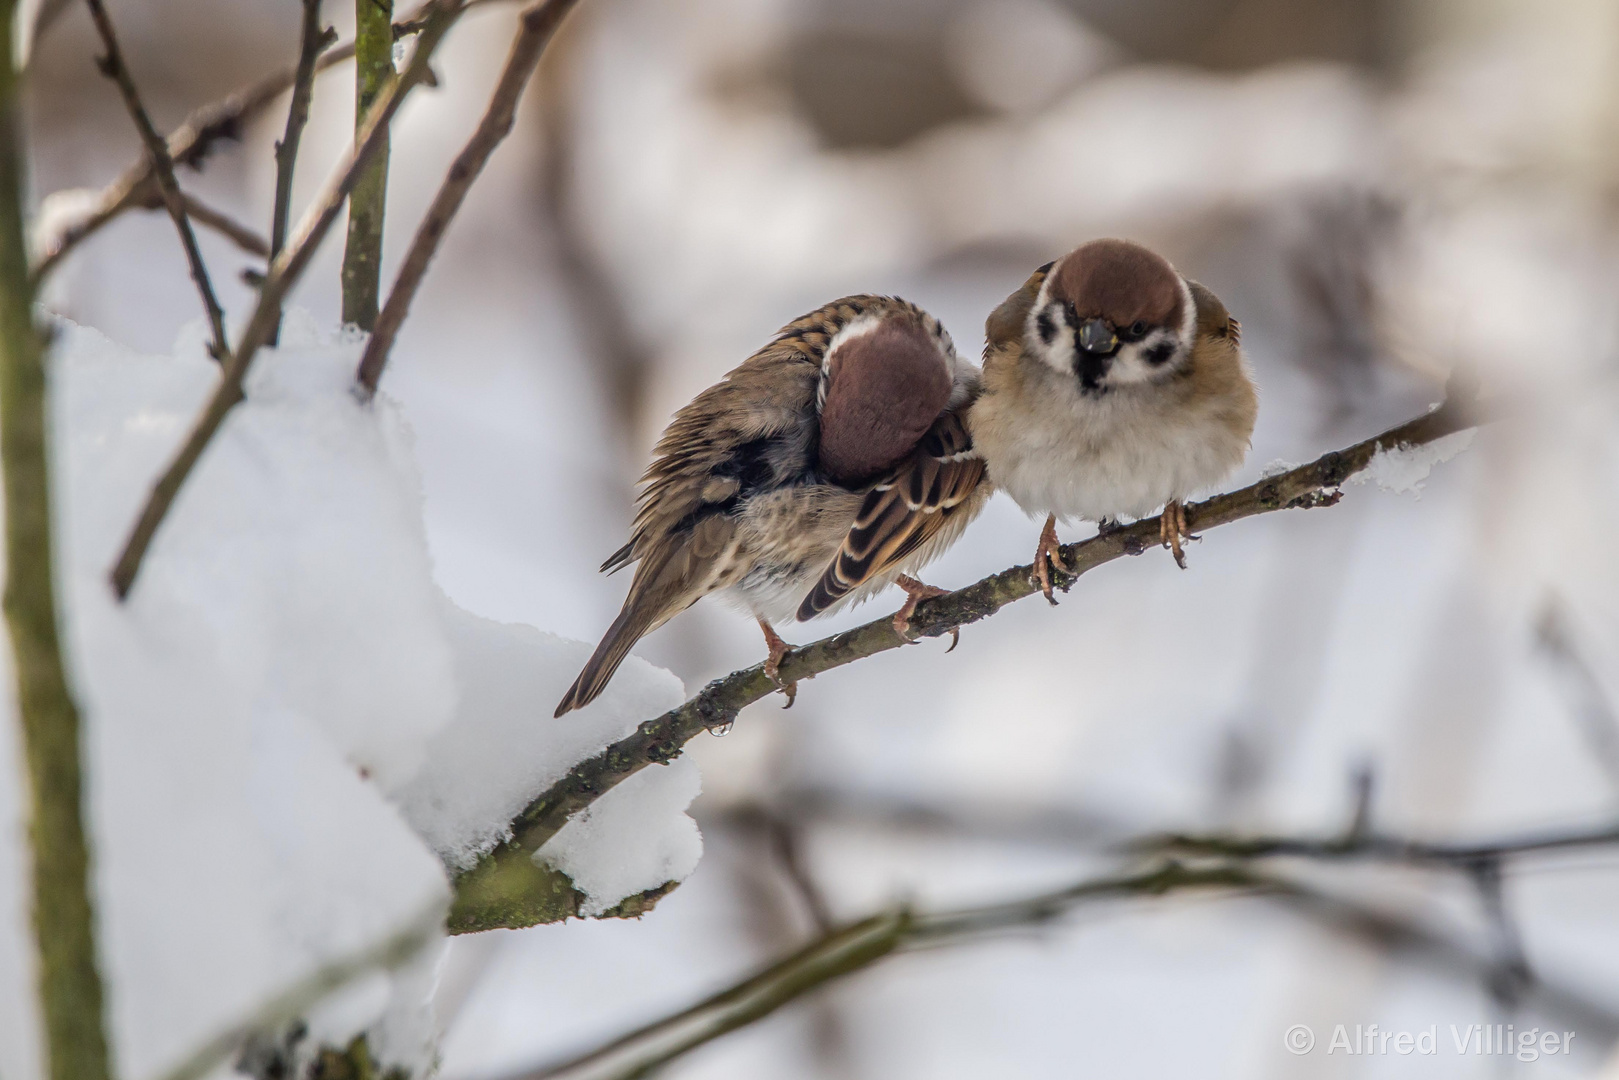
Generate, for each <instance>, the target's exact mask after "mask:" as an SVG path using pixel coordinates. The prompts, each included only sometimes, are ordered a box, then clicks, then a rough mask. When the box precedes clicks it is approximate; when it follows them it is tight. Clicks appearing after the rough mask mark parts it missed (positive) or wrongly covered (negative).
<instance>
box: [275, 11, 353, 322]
mask: <svg viewBox="0 0 1619 1080" xmlns="http://www.w3.org/2000/svg"><path fill="white" fill-rule="evenodd" d="M303 4H304V18H303V30H302V32H301V33H300V35H299V46H298V67H297V69H296V71H295V73H294V74H293V79H292V100H291V101H290V102H288V104H287V127H286V131H285V132H283V133H282V136H281V139H280V141H279V142H277V143H276V144H275V207H274V210H273V211H272V213H271V220H270V251H269V255H270V258H272V259H273V258H275V257H276V256H277V255H279V254H281V249H282V248H284V247H286V246H287V223H288V221H289V219H290V218H291V216H292V177H293V173H294V172H295V171H296V169H297V165H298V143H299V141H300V140H302V139H303V136H304V125H305V124H306V123H308V122H309V100H310V98H312V97H314V94H315V62H316V61H317V60H319V59H320V54H321V53H322V52H323V51H325V50H326V49H329V48H331V46H332V43H333V42H335V41H336V40H337V31H336V30H333V29H332V28H331V27H326V28H325V29H324V30H323V29H321V25H320V0H303ZM280 337H281V314H280V312H277V313H276V321H275V328H274V329H272V330H271V331H270V344H271V345H274V344H275V343H276V342H277V340H279V339H280Z"/></svg>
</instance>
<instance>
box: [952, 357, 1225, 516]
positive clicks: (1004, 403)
mask: <svg viewBox="0 0 1619 1080" xmlns="http://www.w3.org/2000/svg"><path fill="white" fill-rule="evenodd" d="M1004 374H1005V373H1004V371H1001V372H996V373H995V374H994V375H991V376H989V377H987V378H986V392H985V394H984V396H983V398H982V400H981V401H980V403H979V405H978V406H977V407H976V408H975V409H974V410H973V413H972V418H971V420H972V429H973V441H974V444H975V445H976V446H977V447H978V448H979V452H980V453H982V454H983V455H984V456H985V458H986V460H988V461H990V462H992V463H993V465H992V469H991V471H992V476H991V479H992V480H993V482H994V484H995V486H996V487H998V488H1000V489H1001V490H1002V491H1004V492H1006V493H1007V494H1008V495H1010V496H1011V497H1012V499H1013V501H1015V502H1016V503H1017V504H1018V505H1019V506H1021V507H1022V508H1023V509H1024V510H1025V511H1027V512H1028V513H1030V514H1035V515H1039V514H1047V513H1053V514H1056V515H1057V517H1058V518H1060V519H1062V520H1065V521H1068V520H1075V519H1078V520H1084V521H1100V520H1102V519H1103V518H1113V517H1131V518H1140V517H1145V516H1146V515H1148V514H1150V513H1152V512H1154V511H1156V510H1157V509H1158V508H1159V507H1161V506H1163V505H1164V504H1165V503H1167V502H1169V501H1171V500H1175V499H1184V498H1186V497H1187V496H1189V495H1191V494H1192V493H1193V492H1196V491H1199V490H1201V489H1203V488H1206V487H1208V486H1210V485H1212V484H1217V483H1219V482H1220V481H1221V480H1223V479H1225V477H1227V476H1229V475H1230V474H1231V472H1232V471H1233V470H1234V469H1236V468H1237V467H1238V466H1239V465H1241V464H1242V461H1243V458H1244V457H1245V456H1246V454H1247V451H1248V436H1247V433H1246V431H1245V430H1243V425H1242V424H1241V423H1233V417H1232V416H1231V412H1232V411H1233V409H1236V410H1239V411H1240V409H1241V406H1242V402H1241V401H1240V400H1235V399H1234V400H1230V401H1228V400H1226V399H1225V398H1224V397H1223V396H1222V395H1208V394H1203V393H1199V392H1197V391H1196V390H1195V389H1194V388H1193V387H1191V386H1187V387H1183V388H1179V389H1180V390H1181V391H1182V392H1180V393H1173V392H1171V393H1164V392H1161V391H1158V390H1156V389H1154V390H1152V391H1149V392H1141V391H1139V390H1136V389H1134V388H1132V389H1130V390H1125V391H1120V392H1118V393H1113V394H1108V395H1104V396H1094V395H1089V396H1088V395H1086V394H1083V393H1082V392H1081V391H1080V389H1079V386H1078V384H1077V383H1076V382H1075V381H1074V380H1072V379H1069V378H1065V377H1062V376H1059V375H1057V374H1056V373H1054V372H1051V371H1048V370H1040V369H1035V370H1032V371H1029V372H1027V373H1026V374H1027V378H1025V379H1023V380H1017V381H1013V380H1010V379H1007V380H1006V382H1007V383H1008V384H1009V385H1006V386H1005V388H1004V390H1001V389H1000V386H999V383H1000V380H999V379H997V378H996V376H997V375H1000V376H1004Z"/></svg>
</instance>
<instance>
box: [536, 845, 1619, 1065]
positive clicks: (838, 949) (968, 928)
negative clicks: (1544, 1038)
mask: <svg viewBox="0 0 1619 1080" xmlns="http://www.w3.org/2000/svg"><path fill="white" fill-rule="evenodd" d="M1593 845H1600V846H1613V845H1619V831H1615V830H1608V831H1605V832H1602V833H1592V832H1588V831H1570V832H1566V833H1556V834H1548V835H1546V836H1542V837H1535V838H1532V839H1527V840H1524V839H1503V840H1497V841H1487V842H1483V843H1476V844H1467V845H1440V844H1428V843H1423V842H1420V841H1416V840H1412V839H1407V838H1399V837H1381V838H1378V840H1377V841H1376V842H1372V843H1369V844H1367V845H1366V846H1364V847H1357V848H1356V849H1355V851H1356V853H1357V854H1368V855H1372V856H1373V857H1380V858H1391V859H1397V860H1400V861H1411V860H1415V861H1420V862H1426V863H1438V864H1440V865H1444V866H1452V867H1453V866H1456V865H1457V864H1458V862H1460V863H1461V865H1462V868H1463V869H1464V870H1465V871H1466V872H1467V873H1469V874H1474V873H1478V872H1479V871H1477V868H1478V867H1481V866H1483V867H1488V868H1489V869H1488V870H1486V871H1482V873H1483V874H1484V875H1485V877H1486V878H1487V879H1488V881H1489V882H1490V884H1488V885H1481V886H1480V887H1481V890H1482V895H1483V896H1484V897H1485V901H1486V907H1487V909H1488V910H1489V914H1490V927H1491V932H1490V934H1489V937H1490V938H1491V942H1490V946H1489V948H1488V949H1486V950H1484V951H1482V952H1481V951H1479V950H1477V949H1474V948H1471V947H1469V946H1468V945H1466V944H1465V942H1464V941H1463V940H1461V939H1458V938H1457V937H1456V936H1455V935H1454V933H1450V932H1446V931H1444V930H1442V929H1439V928H1435V927H1432V926H1428V925H1424V924H1423V923H1421V922H1416V921H1412V920H1409V919H1407V918H1404V917H1401V916H1398V915H1393V914H1390V913H1389V912H1388V911H1387V910H1383V909H1380V908H1379V907H1378V906H1377V905H1369V904H1367V903H1365V902H1362V901H1358V900H1355V899H1351V898H1349V897H1347V896H1345V895H1340V894H1336V893H1334V892H1333V891H1331V890H1323V889H1322V888H1320V887H1319V886H1317V885H1314V884H1311V883H1309V882H1306V881H1303V880H1299V879H1298V878H1297V877H1294V876H1289V875H1286V874H1278V873H1276V872H1274V871H1270V870H1264V869H1256V868H1254V867H1253V866H1252V865H1250V864H1251V863H1252V862H1254V861H1255V860H1262V859H1264V858H1267V857H1269V856H1273V855H1282V854H1287V855H1293V856H1295V857H1300V858H1305V859H1325V860H1329V861H1331V860H1336V859H1338V858H1340V857H1342V856H1343V855H1345V854H1348V850H1347V848H1348V846H1349V845H1348V843H1347V842H1321V841H1313V840H1308V839H1303V838H1287V837H1269V838H1253V837H1240V836H1207V837H1201V838H1195V839H1194V838H1190V837H1176V838H1171V839H1170V840H1168V841H1165V840H1163V839H1162V838H1143V839H1140V840H1137V841H1132V842H1129V843H1126V844H1125V845H1123V846H1124V847H1125V848H1126V849H1130V850H1137V851H1151V850H1153V849H1155V848H1165V847H1167V848H1169V849H1172V850H1184V851H1187V852H1193V853H1197V854H1201V855H1205V856H1212V858H1205V859H1204V860H1202V861H1200V862H1198V863H1195V864H1188V863H1186V862H1183V861H1180V860H1177V859H1174V858H1170V859H1164V858H1161V857H1156V856H1154V857H1151V858H1150V859H1149V861H1148V864H1147V865H1146V866H1145V867H1144V868H1142V869H1138V870H1130V871H1125V872H1123V873H1117V874H1109V875H1102V876H1099V877H1092V878H1087V879H1086V880H1083V881H1080V882H1078V883H1076V884H1074V885H1071V886H1069V887H1066V888H1063V889H1059V890H1056V891H1050V892H1042V893H1038V894H1035V895H1031V896H1028V897H1023V898H1018V899H1013V900H1007V901H1003V902H1000V903H996V904H990V905H985V906H978V907H966V908H960V909H954V910H941V911H934V912H913V911H911V910H910V909H909V908H904V907H901V908H897V909H894V910H890V911H884V912H879V913H877V914H874V915H871V916H868V917H867V918H864V919H861V920H858V921H855V922H851V923H846V924H843V925H835V926H833V925H829V926H826V927H823V928H822V929H821V931H820V933H819V935H818V936H817V937H816V938H815V939H814V940H812V941H811V942H809V943H808V944H806V945H805V946H803V947H802V948H801V949H798V950H797V951H795V952H794V953H792V954H791V955H789V956H786V957H783V958H782V959H781V960H779V961H777V962H775V963H774V964H771V965H769V966H768V967H766V968H764V969H763V970H761V971H759V972H757V973H756V974H753V975H750V976H748V977H747V978H746V979H744V980H742V981H740V982H738V983H736V984H735V985H733V986H730V987H728V988H726V989H724V990H721V991H719V992H718V993H715V994H713V995H712V996H710V997H708V998H706V999H704V1000H703V1001H701V1002H698V1003H697V1004H695V1005H693V1006H691V1007H690V1008H687V1009H684V1010H682V1011H680V1012H677V1013H674V1014H672V1015H670V1016H667V1017H663V1018H661V1019H659V1020H656V1021H654V1022H652V1023H649V1024H647V1025H645V1026H643V1027H641V1028H638V1029H637V1030H635V1031H633V1032H630V1033H628V1034H625V1035H623V1036H621V1037H619V1038H616V1039H614V1040H612V1041H610V1042H607V1043H605V1044H603V1045H601V1046H599V1047H596V1048H594V1049H592V1050H590V1051H588V1052H586V1053H584V1054H581V1055H578V1056H576V1057H572V1058H569V1059H568V1060H566V1061H564V1062H560V1063H558V1064H554V1065H548V1066H544V1067H541V1068H539V1069H536V1070H533V1071H527V1072H523V1073H520V1074H516V1075H514V1076H513V1078H512V1080H563V1078H568V1080H584V1078H585V1077H590V1078H591V1080H631V1078H633V1077H638V1076H644V1075H646V1074H647V1073H649V1072H650V1071H651V1070H653V1069H655V1068H657V1067H658V1066H661V1065H664V1064H666V1063H668V1062H669V1061H672V1060H673V1059H675V1058H676V1057H679V1056H680V1055H682V1054H685V1053H687V1052H689V1051H691V1050H694V1049H696V1048H697V1047H699V1046H701V1045H703V1044H704V1043H707V1042H710V1041H712V1040H714V1039H717V1038H720V1037H721V1036H723V1035H726V1034H729V1033H731V1032H733V1031H735V1030H737V1029H738V1028H741V1027H744V1026H746V1025H748V1024H752V1023H755V1022H757V1021H759V1020H762V1019H764V1018H765V1017H766V1016H768V1015H770V1014H771V1013H773V1012H774V1011H775V1010H777V1009H779V1008H781V1007H782V1006H784V1005H787V1004H789V1003H791V1002H793V1001H795V1000H797V999H798V998H800V997H802V996H804V995H805V994H808V993H811V992H813V991H815V990H817V989H820V988H821V987H823V986H824V985H826V984H828V983H830V982H833V981H835V980H838V979H841V978H843V977H845V976H848V975H851V974H854V973H855V972H857V971H860V970H863V969H865V968H867V967H870V966H872V965H874V964H876V963H878V962H880V961H883V960H884V959H886V958H888V957H891V956H893V955H896V954H898V953H901V952H904V951H907V950H914V949H919V948H931V947H938V946H941V945H957V944H962V943H965V942H968V941H971V940H973V939H975V938H979V937H981V936H984V935H989V934H996V933H1002V932H1006V931H1009V930H1015V929H1019V928H1029V927H1039V926H1042V925H1044V924H1046V923H1048V922H1051V921H1053V920H1055V919H1059V918H1062V917H1063V916H1065V915H1068V914H1069V913H1070V912H1071V911H1072V910H1073V909H1074V908H1075V907H1077V906H1079V905H1081V904H1086V903H1092V902H1096V901H1101V900H1108V899H1119V898H1121V897H1131V896H1136V897H1163V896H1167V895H1169V894H1171V893H1176V892H1182V891H1186V890H1189V889H1215V890H1221V891H1232V892H1236V893H1238V894H1250V895H1256V896H1259V897H1262V898H1264V899H1266V900H1268V901H1270V902H1272V903H1278V904H1281V905H1282V906H1284V907H1286V908H1289V909H1291V910H1295V911H1298V912H1299V913H1301V914H1304V915H1306V916H1307V917H1310V918H1313V919H1317V920H1320V921H1322V922H1324V923H1328V924H1331V925H1334V926H1337V927H1339V928H1340V929H1343V930H1346V931H1348V932H1351V933H1353V934H1356V935H1357V936H1361V937H1366V938H1368V939H1371V940H1374V941H1376V942H1378V943H1379V944H1380V945H1381V946H1382V947H1384V948H1387V949H1390V950H1400V951H1405V952H1411V953H1415V954H1419V955H1422V956H1424V957H1426V958H1427V960H1428V961H1429V962H1432V963H1434V964H1435V965H1436V966H1437V967H1439V968H1441V969H1455V970H1457V971H1458V972H1459V973H1461V974H1463V975H1464V976H1465V977H1471V978H1477V979H1480V980H1482V981H1483V982H1485V984H1486V985H1488V986H1489V987H1490V988H1491V990H1492V993H1495V994H1496V995H1497V996H1499V997H1501V998H1502V1000H1503V1001H1504V1002H1505V1003H1507V1004H1508V1005H1511V1006H1518V1005H1520V1004H1524V1003H1525V1002H1524V995H1525V994H1526V993H1527V992H1528V991H1529V989H1530V988H1531V987H1532V986H1534V985H1535V983H1536V982H1537V980H1535V979H1534V978H1533V977H1532V976H1531V975H1530V974H1529V971H1528V968H1527V965H1526V961H1525V960H1524V958H1523V953H1522V950H1521V946H1519V944H1518V943H1517V940H1516V937H1515V936H1514V935H1515V931H1514V930H1512V929H1511V926H1510V923H1509V922H1508V921H1507V920H1506V916H1505V913H1504V910H1503V908H1502V900H1501V896H1500V860H1501V859H1504V858H1508V857H1512V856H1518V855H1526V854H1533V853H1538V852H1545V851H1547V850H1550V849H1555V848H1562V847H1586V846H1593ZM1503 934H1505V935H1507V936H1506V938H1504V939H1503V937H1502V935H1503ZM1536 993H1537V995H1538V996H1537V999H1536V1001H1535V1003H1534V1004H1535V1005H1536V1006H1537V1007H1538V1008H1539V1009H1541V1010H1542V1011H1543V1012H1545V1013H1546V1014H1548V1018H1549V1019H1551V1020H1553V1021H1556V1022H1560V1023H1562V1024H1565V1025H1576V1026H1578V1027H1579V1028H1580V1029H1582V1030H1583V1031H1585V1032H1587V1033H1590V1032H1593V1031H1599V1032H1601V1033H1602V1036H1603V1037H1613V1036H1615V1035H1619V1014H1616V1013H1614V1012H1612V1011H1610V1010H1607V1009H1605V1008H1603V1007H1602V1006H1599V1005H1595V1004H1593V1003H1591V1002H1590V1001H1588V1000H1586V999H1584V998H1583V997H1582V996H1581V995H1580V994H1578V993H1576V992H1574V991H1571V990H1569V989H1568V988H1565V987H1557V986H1541V987H1538V988H1536Z"/></svg>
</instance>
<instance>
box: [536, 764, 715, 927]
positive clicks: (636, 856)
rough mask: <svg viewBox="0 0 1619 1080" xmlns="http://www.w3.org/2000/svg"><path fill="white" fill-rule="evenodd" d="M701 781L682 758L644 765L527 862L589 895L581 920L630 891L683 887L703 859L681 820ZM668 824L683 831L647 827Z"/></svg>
mask: <svg viewBox="0 0 1619 1080" xmlns="http://www.w3.org/2000/svg"><path fill="white" fill-rule="evenodd" d="M701 779H702V778H701V777H700V776H699V775H698V773H697V766H696V764H695V763H693V762H692V760H691V759H690V758H685V757H682V758H678V759H676V760H675V761H672V762H670V763H669V764H667V765H651V766H648V767H647V768H645V769H642V770H641V771H640V772H638V773H636V774H635V775H634V776H632V777H630V778H629V779H628V780H625V781H624V782H623V783H621V784H619V785H618V786H617V787H615V788H614V789H613V790H611V791H609V792H608V793H607V794H606V795H603V796H602V797H601V798H599V799H597V800H596V801H595V802H593V803H591V804H590V806H589V807H588V808H587V809H586V810H585V811H584V812H583V813H581V814H579V815H578V816H577V817H575V818H574V819H573V820H572V821H570V822H568V824H567V825H565V826H563V828H562V831H560V832H558V833H557V834H556V835H555V836H553V837H552V838H551V839H550V841H549V842H547V843H546V845H545V846H544V847H542V848H540V850H539V851H538V852H536V853H535V857H536V858H538V859H543V860H544V861H545V862H547V863H550V864H551V865H552V866H554V867H556V868H557V869H558V870H561V871H562V872H563V873H565V874H567V875H568V876H569V877H571V878H573V882H574V884H575V885H577V886H579V889H580V890H581V891H582V892H584V893H585V894H586V895H587V896H588V897H589V900H588V902H586V903H584V904H581V905H580V908H579V912H580V914H582V915H600V914H601V913H602V912H604V911H606V910H607V909H608V908H610V907H612V906H613V905H614V904H616V903H617V902H618V901H620V900H622V899H623V898H624V897H626V896H629V895H631V894H633V893H638V892H645V891H646V890H647V889H651V888H655V887H657V886H659V885H662V884H663V883H664V882H666V881H683V880H685V878H686V876H687V875H689V874H690V873H691V872H692V871H693V870H695V869H696V868H697V860H698V859H699V858H700V857H701V856H702V854H703V838H702V835H701V834H699V833H698V831H697V823H696V822H695V821H692V820H691V819H690V818H685V817H682V814H683V812H684V811H685V809H686V807H688V806H690V805H691V801H692V800H693V799H695V798H696V797H697V793H698V791H699V790H701V787H702V783H701ZM671 819H673V820H677V821H681V822H683V823H684V827H682V828H679V829H677V830H669V829H658V828H656V827H653V828H648V827H647V826H648V823H649V822H659V821H668V820H671Z"/></svg>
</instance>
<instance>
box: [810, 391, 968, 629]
mask: <svg viewBox="0 0 1619 1080" xmlns="http://www.w3.org/2000/svg"><path fill="white" fill-rule="evenodd" d="M983 479H984V459H983V458H981V457H979V456H978V454H977V452H976V451H975V450H973V446H972V436H970V435H969V434H968V433H967V428H966V425H965V424H963V423H962V420H961V414H960V412H948V413H945V414H944V415H943V416H941V417H939V419H938V420H936V421H935V422H934V424H933V427H932V428H931V429H930V430H929V431H928V433H927V434H926V435H924V436H923V437H922V441H921V443H920V445H918V446H917V448H916V452H915V453H913V454H912V455H911V456H910V457H909V458H908V459H906V460H905V461H903V462H901V463H900V464H899V465H898V466H897V467H896V468H895V469H894V470H893V471H892V472H891V473H889V474H888V475H887V476H886V477H884V478H883V479H882V480H881V481H879V482H878V483H877V485H876V486H875V487H873V488H872V489H871V491H869V492H868V493H867V494H866V498H865V501H864V502H863V503H861V505H860V513H859V515H858V516H856V518H855V521H854V524H853V525H852V526H850V528H849V534H848V535H847V536H846V537H844V540H843V546H842V547H841V548H839V550H838V554H837V556H836V557H835V558H834V559H833V560H832V564H831V565H830V566H828V567H827V568H826V573H824V574H822V575H821V580H820V581H819V582H818V583H817V584H816V586H815V588H814V589H812V590H811V591H810V594H809V595H808V596H806V597H805V598H804V602H803V603H802V604H801V605H799V608H798V617H799V619H800V620H803V619H810V618H814V617H815V616H816V615H819V614H820V613H821V612H823V611H825V610H827V609H828V608H830V607H831V606H832V605H834V604H836V603H837V602H838V601H839V600H841V599H842V598H843V597H844V596H846V595H848V594H849V593H850V592H851V591H853V590H854V589H857V588H859V587H860V586H861V585H864V584H865V583H866V582H868V581H870V580H872V579H873V578H875V577H878V576H880V575H881V574H883V573H884V572H886V571H888V570H891V569H893V568H894V567H895V566H896V565H898V564H900V563H903V562H904V561H905V559H906V558H908V557H909V556H910V555H911V554H913V553H914V552H915V551H916V550H917V549H918V548H920V547H921V546H922V545H923V544H925V543H927V542H928V541H929V540H931V539H932V538H933V537H934V536H935V535H937V534H938V532H939V530H940V529H942V528H944V527H945V525H946V524H947V523H948V522H949V521H950V518H951V517H952V516H953V515H954V514H955V513H956V511H957V510H958V509H959V508H960V507H961V505H962V504H963V503H964V502H966V501H967V499H968V498H969V497H970V496H971V495H972V493H973V492H974V491H975V490H976V489H977V487H978V485H979V484H980V483H981V482H982V481H983Z"/></svg>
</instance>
